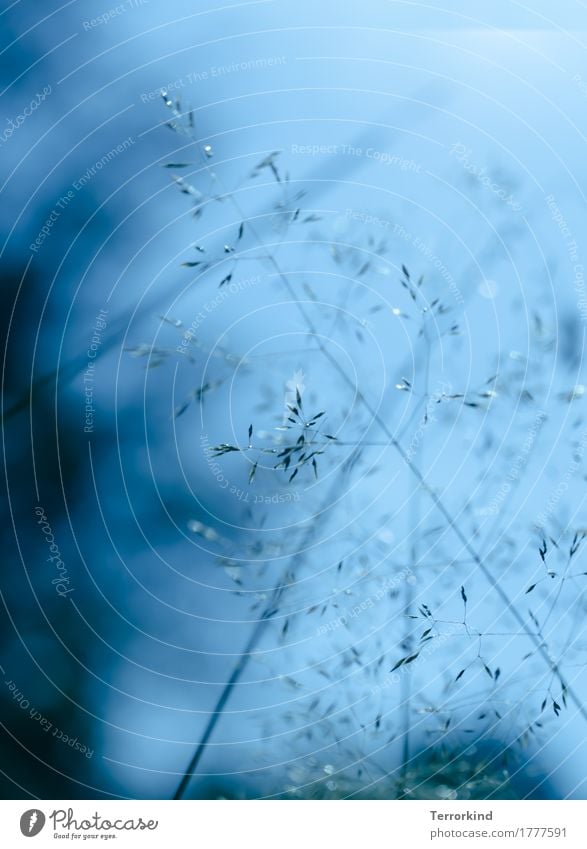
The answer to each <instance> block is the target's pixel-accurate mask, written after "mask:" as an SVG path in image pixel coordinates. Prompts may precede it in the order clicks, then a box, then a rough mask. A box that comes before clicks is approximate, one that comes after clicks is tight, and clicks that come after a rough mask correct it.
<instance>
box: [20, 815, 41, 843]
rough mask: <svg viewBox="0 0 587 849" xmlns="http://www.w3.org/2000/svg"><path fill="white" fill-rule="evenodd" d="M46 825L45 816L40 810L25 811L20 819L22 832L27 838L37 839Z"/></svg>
mask: <svg viewBox="0 0 587 849" xmlns="http://www.w3.org/2000/svg"><path fill="white" fill-rule="evenodd" d="M44 825H45V814H44V813H43V811H39V809H38V808H32V810H30V811H25V812H24V814H23V815H22V816H21V818H20V830H21V831H22V833H23V834H24V836H25V837H36V836H37V834H38V833H39V832H40V831H42V829H43V826H44Z"/></svg>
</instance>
